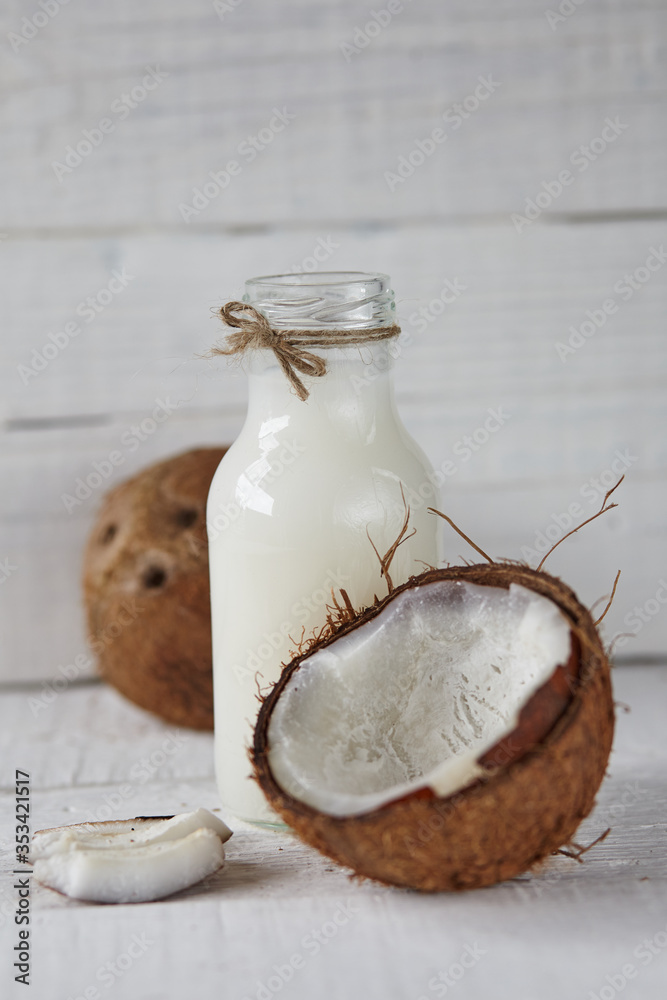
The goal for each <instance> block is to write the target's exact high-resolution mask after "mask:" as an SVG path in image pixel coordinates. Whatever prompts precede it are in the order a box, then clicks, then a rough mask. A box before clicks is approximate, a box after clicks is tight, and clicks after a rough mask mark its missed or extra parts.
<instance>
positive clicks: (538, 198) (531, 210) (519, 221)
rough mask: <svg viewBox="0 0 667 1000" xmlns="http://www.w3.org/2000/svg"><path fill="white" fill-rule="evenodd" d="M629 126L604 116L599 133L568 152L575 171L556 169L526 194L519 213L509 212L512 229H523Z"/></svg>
mask: <svg viewBox="0 0 667 1000" xmlns="http://www.w3.org/2000/svg"><path fill="white" fill-rule="evenodd" d="M629 127H630V126H629V124H625V123H624V122H622V121H621V120H620V118H618V116H617V117H616V118H613V119H612V118H605V120H604V122H603V127H602V130H601V132H600V135H599V136H595V138H593V139H591V140H590V141H589V142H588V144H587V145H584V144H583V143H582V144H581V146H577V148H576V149H573V150H572V152H571V153H570V157H569V162H570V163H571V165H572V166H573V167H576V168H577V173H576V174H574V173H572V171H571V170H569V169H567V168H566V169H564V170H561V171H559V173H558V175H557V176H556V177H555V178H554V179H553V180H551V181H542V185H541V190H540V191H538V192H537V194H536V195H535V196H534V197H533V198H526V200H525V202H524V206H523V215H521V214H520V213H518V212H513V213H512V215H511V216H510V222H511V223H512V225H513V226H514V230H515V232H517V233H521V232H523V230H524V229H526V228H527V227H528V226H531V225H532V224H533V222H535V220H536V219H539V217H540V216H541V215H542V213H543V212H544V210H545V209H546V208H549V206H550V205H552V204H553V202H554V201H556V200H557V199H558V198H560V196H561V195H562V193H563V191H564V190H565V188H567V187H569V186H570V184H573V183H574V181H575V179H576V176H577V174H583V173H585V171H586V170H588V168H589V167H590V165H591V164H592V163H595V161H596V160H597V159H599V157H600V156H602V154H603V153H605V152H606V151H607V149H609V147H610V146H611V145H612V144H613V143H615V142H616V140H617V139H618V137H619V136H620V135H622V134H623V132H625V130H626V129H627V128H629Z"/></svg>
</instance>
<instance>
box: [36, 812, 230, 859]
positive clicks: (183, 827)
mask: <svg viewBox="0 0 667 1000" xmlns="http://www.w3.org/2000/svg"><path fill="white" fill-rule="evenodd" d="M201 828H206V829H209V830H212V831H213V833H215V834H216V835H217V836H218V837H219V838H220V840H221V841H222V843H223V844H224V843H225V842H226V841H227V840H229V838H230V837H231V835H232V831H231V830H230V829H229V827H228V826H227V825H226V824H225V823H223V822H222V820H221V819H218V817H217V816H214V815H213V813H211V812H209V811H208V809H196V810H195V811H194V812H189V813H180V814H179V815H177V816H145V817H144V816H139V817H137V818H136V819H122V820H107V821H104V822H100V823H74V824H72V826H60V827H55V828H54V829H52V830H38V831H37V832H36V833H35V834H34V835H33V838H32V844H31V846H30V860H31V861H33V862H34V861H37V860H38V859H39V858H44V857H50V856H51V855H52V854H54V853H57V852H63V851H71V850H78V849H79V847H87V848H90V849H91V850H100V849H103V848H108V847H117V848H121V847H130V846H135V847H139V846H141V845H142V844H157V843H160V842H162V841H165V840H177V839H179V838H181V837H185V836H187V835H188V834H189V833H193V832H194V831H195V830H199V829H201Z"/></svg>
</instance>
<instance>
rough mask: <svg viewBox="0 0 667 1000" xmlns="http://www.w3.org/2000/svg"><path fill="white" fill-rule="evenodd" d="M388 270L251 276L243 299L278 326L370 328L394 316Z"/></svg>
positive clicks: (393, 321) (387, 321)
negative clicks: (383, 271)
mask: <svg viewBox="0 0 667 1000" xmlns="http://www.w3.org/2000/svg"><path fill="white" fill-rule="evenodd" d="M390 283H391V280H390V278H389V275H387V274H367V273H365V272H363V271H320V272H318V273H310V274H270V275H265V276H262V277H258V278H250V279H249V280H248V281H246V284H245V294H244V296H243V301H244V302H248V303H250V305H253V306H254V307H255V308H256V309H259V311H260V312H261V313H263V314H264V316H266V318H267V319H268V321H269V322H270V323H271V325H272V326H274V327H276V328H277V329H302V330H305V329H313V330H317V329H321V330H327V329H331V330H333V329H336V328H338V329H341V330H355V329H356V330H369V329H373V328H374V327H382V326H391V325H392V324H394V323H395V322H396V320H395V304H394V292H393V289H392V288H391V287H390Z"/></svg>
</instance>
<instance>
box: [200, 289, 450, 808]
mask: <svg viewBox="0 0 667 1000" xmlns="http://www.w3.org/2000/svg"><path fill="white" fill-rule="evenodd" d="M244 302H246V303H249V304H251V305H253V306H254V307H255V308H256V309H257V310H258V311H259V312H260V313H261V314H262V315H263V316H264V317H266V320H267V321H268V324H270V327H271V328H272V329H273V330H274V331H280V330H291V331H303V330H308V331H316V332H320V331H321V336H322V339H323V340H324V341H325V342H326V346H320V347H313V346H311V345H312V341H313V339H317V337H316V334H315V335H314V337H312V336H311V338H310V340H309V341H308V345H307V346H306V347H305V348H304V349H305V350H307V351H308V352H309V353H310V355H316V356H317V357H319V358H322V359H323V360H324V362H325V363H326V373H325V374H323V375H321V376H318V377H309V376H308V375H299V374H298V371H297V376H298V379H299V380H300V381H301V382H302V384H303V385H304V386H305V388H306V389H307V392H308V393H309V395H308V398H307V399H305V400H304V399H301V398H299V395H297V392H296V391H295V388H294V385H293V384H292V383H291V382H290V380H289V378H288V377H287V376H286V374H285V371H284V369H283V367H281V364H280V362H279V359H278V357H277V355H276V353H275V352H274V351H273V350H271V349H268V348H266V347H265V348H262V349H256V348H253V349H251V350H247V351H246V352H245V355H244V366H245V367H246V369H247V370H248V373H249V403H248V414H247V418H246V421H245V424H244V427H243V429H242V431H241V433H240V435H239V437H238V439H237V440H236V441H235V442H234V444H233V445H232V446H231V448H230V449H229V451H228V452H227V454H226V455H225V457H224V458H223V460H222V462H221V463H220V466H219V467H218V470H217V472H216V474H215V476H214V478H213V482H212V484H211V489H210V493H209V499H208V509H207V526H208V535H209V553H210V573H211V611H212V624H213V672H214V692H215V755H216V772H217V778H218V784H219V788H220V795H221V798H222V801H223V803H224V805H225V807H226V808H227V809H228V810H229V811H230V812H231V813H233V814H234V815H235V816H237V817H239V818H240V819H244V820H250V821H252V822H258V823H275V822H278V819H277V817H276V816H275V814H274V813H273V812H272V810H271V809H270V808H269V806H268V804H267V803H266V801H265V799H264V796H263V794H262V792H261V791H260V789H259V786H258V785H257V784H256V783H255V782H254V781H253V780H252V779H251V777H250V773H251V766H250V762H249V759H248V748H249V746H250V744H251V740H252V734H253V729H254V725H255V720H256V717H257V713H258V710H259V701H258V692H259V691H260V690H261V691H266V690H267V689H268V688H269V687H270V686H271V685H272V684H273V683H274V682H275V681H276V680H277V679H278V677H279V675H280V670H281V664H282V663H286V662H288V661H289V660H290V659H291V656H292V653H291V651H293V650H294V649H295V648H296V647H297V646H298V644H299V642H300V640H302V639H303V638H307V637H308V636H310V635H311V634H312V632H313V630H315V629H318V628H320V627H321V626H322V625H323V624H324V622H325V620H326V614H327V612H326V605H327V604H331V603H332V591H333V592H334V593H335V594H336V595H337V596H338V595H339V592H340V591H341V590H345V591H346V592H347V594H348V596H349V598H350V600H351V602H352V604H353V605H354V607H355V608H361V607H364V606H366V605H368V604H370V603H372V602H373V600H374V597H375V595H378V596H379V597H383V596H384V595H385V594H386V593H387V582H386V580H385V579H384V578H383V577H381V575H380V562H379V559H378V555H377V554H376V552H375V551H374V548H373V545H374V546H375V548H376V549H377V552H378V553H379V554H380V555H381V556H382V555H384V554H385V552H387V550H388V549H389V548H390V546H391V545H392V544H393V543H394V542H395V540H396V539H397V537H398V536H399V534H400V532H401V528H402V526H403V522H404V518H405V513H406V503H407V504H409V506H410V524H409V531H412V530H413V529H414V531H415V533H414V535H412V537H410V538H408V539H407V540H405V541H404V542H403V543H402V544H401V545H400V547H399V548H398V549H397V551H396V554H395V556H394V559H393V561H392V563H391V567H390V576H391V580H392V582H393V585H397V584H399V583H402V582H404V581H405V580H406V579H407V578H408V577H409V576H412V575H414V574H416V573H419V572H421V571H422V570H423V569H424V568H425V564H427V565H433V566H435V565H437V562H438V551H437V542H436V535H437V531H438V526H437V521H438V518H437V517H435V516H433V515H432V514H428V513H427V507H428V506H431V505H433V506H438V499H437V495H436V490H435V488H434V486H433V483H432V470H431V467H430V465H429V463H428V461H427V459H426V457H425V456H424V454H423V453H422V451H421V450H420V448H419V447H418V446H417V445H416V444H415V442H414V441H413V440H412V438H411V437H410V436H409V435H408V433H407V432H406V430H405V428H404V427H403V425H402V424H401V422H400V419H399V417H398V414H397V412H396V408H395V404H394V398H393V390H392V380H391V371H390V367H391V360H392V354H395V353H396V343H397V341H396V339H395V335H396V333H397V329H396V328H395V327H394V323H395V320H394V312H393V308H394V306H393V292H392V291H391V289H390V286H389V279H388V277H387V276H386V275H380V274H374V275H373V274H371V275H369V274H362V273H359V272H331V273H320V274H304V275H296V274H290V275H278V276H272V277H267V278H255V279H252V280H251V281H249V282H247V284H246V295H245V296H244ZM385 328H386V329H385ZM392 328H393V329H392ZM365 331H369V333H368V337H369V340H368V341H367V342H363V341H364V337H365V336H366V334H365ZM370 331H374V332H373V333H371V332H370ZM378 331H379V333H378ZM385 333H390V334H391V333H393V337H390V338H388V339H377V338H378V337H383V336H384V335H385ZM286 336H287V335H286ZM346 337H347V338H352V339H353V341H354V343H353V344H352V345H351V344H350V343H349V339H347V340H346ZM329 341H333V342H334V343H333V344H332V345H329ZM338 343H340V345H341V346H340V347H339V346H335V345H336V344H338ZM392 349H393V350H392ZM409 531H408V533H409ZM371 541H372V543H373V544H371Z"/></svg>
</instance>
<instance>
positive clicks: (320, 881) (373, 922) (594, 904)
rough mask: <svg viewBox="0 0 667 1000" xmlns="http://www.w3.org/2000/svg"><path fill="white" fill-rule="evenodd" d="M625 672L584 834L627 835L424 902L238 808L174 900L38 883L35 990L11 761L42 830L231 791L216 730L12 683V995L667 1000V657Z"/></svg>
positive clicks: (117, 701)
mask: <svg viewBox="0 0 667 1000" xmlns="http://www.w3.org/2000/svg"><path fill="white" fill-rule="evenodd" d="M614 681H615V695H616V699H617V701H618V702H619V703H623V704H624V705H625V706H627V708H629V709H630V710H629V711H627V710H626V708H624V707H623V705H620V704H619V715H618V730H617V736H616V743H615V749H614V753H613V757H612V762H611V766H610V773H609V776H608V778H607V780H606V781H605V783H604V785H603V788H602V790H601V792H600V795H599V800H598V806H597V808H596V810H595V812H594V813H593V814H592V816H590V817H589V819H588V820H586V821H585V823H584V824H583V825H582V827H581V828H580V830H579V833H578V836H577V839H578V841H579V842H581V843H584V844H587V843H589V842H591V841H592V840H594V839H595V838H596V837H597V836H598V835H599V834H600V833H602V831H603V830H604V829H605V828H606V827H607V826H611V827H612V830H611V833H610V834H609V836H608V837H607V839H606V840H605V841H604V842H603V843H601V844H600V845H598V846H596V847H594V848H593V849H592V850H591V851H590V853H588V854H586V855H585V857H584V860H583V863H577V862H576V861H575V860H571V859H569V858H566V857H563V856H558V857H554V858H553V860H552V861H551V862H550V863H549V864H548V865H547V866H546V867H545V868H544V869H543V870H542V871H541V872H539V873H535V874H532V875H525V876H523V877H522V878H520V879H518V880H515V881H512V882H510V883H505V884H503V885H500V886H496V887H494V888H492V889H486V890H481V891H476V892H471V893H467V894H462V895H431V896H429V895H420V894H418V893H413V892H407V891H403V890H397V889H389V888H385V887H383V886H379V885H376V884H373V883H371V882H358V881H356V880H353V879H352V878H351V877H350V875H349V873H348V872H347V871H346V870H344V869H341V868H339V867H337V866H336V865H335V864H334V863H333V862H330V861H328V860H327V859H326V858H324V857H321V856H320V855H319V854H317V853H316V852H315V851H313V850H311V849H310V848H308V847H305V846H302V845H301V844H300V843H299V842H298V841H297V840H296V839H295V838H294V837H293V836H292V835H290V834H287V833H275V832H270V831H264V830H259V829H254V828H252V827H250V826H247V825H244V824H240V823H237V822H235V821H233V820H230V823H231V825H232V827H233V829H234V836H233V838H232V840H231V841H230V842H229V844H228V852H227V858H228V860H227V863H226V866H225V868H224V869H223V870H222V871H221V872H220V873H218V874H216V875H215V876H213V877H212V878H210V879H209V880H208V881H207V882H206V883H202V884H200V885H198V886H196V887H193V888H192V889H191V890H189V891H186V892H183V893H179V894H178V895H176V896H173V897H171V898H169V899H166V900H164V901H161V902H157V903H149V904H141V905H134V906H131V905H130V906H98V905H92V904H84V903H77V902H74V901H71V900H68V899H66V898H64V897H63V896H60V895H58V894H57V893H55V892H52V891H51V890H48V889H45V888H42V887H40V886H39V885H38V884H36V883H33V886H32V895H31V904H32V915H33V921H32V924H31V931H32V933H31V950H32V971H31V979H32V985H31V987H30V992H27V991H26V990H25V988H24V987H23V986H21V985H18V984H15V983H14V982H13V975H14V973H13V971H12V969H11V963H12V962H13V961H14V959H13V958H12V957H11V956H12V948H13V946H14V944H16V930H17V928H16V927H15V926H14V924H13V913H14V910H15V908H16V898H17V890H16V889H14V888H13V884H14V883H13V877H12V875H11V870H12V868H13V867H14V866H13V853H12V849H13V840H14V830H13V825H14V824H13V811H14V808H13V807H14V798H13V788H12V782H13V780H14V770H15V768H19V769H21V770H24V771H29V772H30V775H31V788H32V802H31V808H32V822H33V829H40V828H43V827H49V826H54V825H60V824H65V823H75V822H78V821H82V820H88V819H91V818H95V817H96V818H98V819H105V818H109V816H113V817H121V816H128V817H130V816H135V815H147V814H149V815H150V814H165V813H173V812H178V811H184V810H189V809H194V808H195V807H197V806H205V807H207V808H209V809H213V810H217V809H218V798H217V792H216V788H215V782H214V779H213V772H212V737H211V736H210V735H209V734H201V733H192V732H189V731H186V730H176V729H173V728H171V729H170V728H169V727H167V726H166V725H162V724H161V723H160V722H158V721H155V720H154V719H152V718H151V717H150V716H148V715H147V714H145V713H144V712H142V711H140V710H139V709H136V708H134V707H133V706H132V705H130V704H128V703H127V702H125V701H124V700H123V699H121V698H120V697H119V696H118V695H117V694H116V693H115V692H114V691H112V690H111V689H109V688H108V687H106V686H104V685H102V684H99V683H85V684H82V685H80V686H74V685H72V687H70V688H69V689H67V690H64V691H63V692H61V693H60V694H59V695H58V696H57V697H56V698H55V699H54V700H53V701H52V703H51V704H50V705H49V706H48V707H46V708H41V709H38V708H37V702H36V701H32V702H31V701H30V699H31V698H32V699H36V698H39V697H40V688H39V687H19V686H14V688H13V689H11V690H9V689H7V690H5V692H4V693H3V694H2V695H1V696H0V719H1V727H0V740H1V745H2V761H3V769H2V775H3V782H2V786H3V790H2V792H1V793H0V795H1V798H0V801H1V802H2V829H1V837H2V848H3V861H2V866H3V871H2V886H1V892H0V934H1V938H2V943H1V946H0V963H2V966H1V969H0V976H1V979H0V981H1V983H2V986H1V987H0V994H1V995H2V996H3V997H10V998H12V997H14V996H31V997H32V998H33V1000H34V998H38V1000H66V998H72V1000H75V998H77V997H85V998H86V1000H96V998H98V997H103V998H106V997H122V998H124V1000H167V998H169V1000H171V998H174V1000H176V998H179V1000H180V998H182V997H197V998H198V1000H209V998H211V1000H212V998H215V1000H222V998H224V1000H227V998H229V1000H243V998H247V1000H272V998H273V997H274V996H275V997H280V998H283V997H284V998H285V1000H302V998H303V1000H313V998H319V997H322V998H327V1000H328V998H338V997H340V998H345V1000H347V998H352V1000H356V998H376V997H377V998H382V1000H388V998H392V1000H393V998H396V1000H420V998H427V1000H432V998H435V997H442V996H454V997H459V998H461V1000H463V998H485V1000H486V998H490V997H493V998H499V1000H504V998H508V1000H509V998H512V1000H552V998H553V1000H563V998H567V1000H576V998H578V997H581V998H582V1000H590V998H591V996H597V997H599V998H600V1000H611V998H612V997H614V996H616V995H617V994H618V993H622V994H623V997H624V1000H635V998H636V1000H653V998H655V1000H658V998H661V1000H662V998H664V997H665V996H666V995H667V732H666V727H665V718H666V710H667V669H664V668H663V667H659V666H644V667H637V666H635V667H624V668H617V669H616V670H615V672H614ZM35 713H36V714H35ZM165 741H166V742H165ZM163 744H164V749H162V747H163ZM167 751H168V752H167ZM462 959H463V961H461V960H462ZM624 966H625V967H626V968H625V971H623V969H624ZM628 966H631V967H632V970H633V971H634V974H631V975H630V976H628V975H627V974H628ZM626 980H627V981H626ZM448 984H449V985H448Z"/></svg>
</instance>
